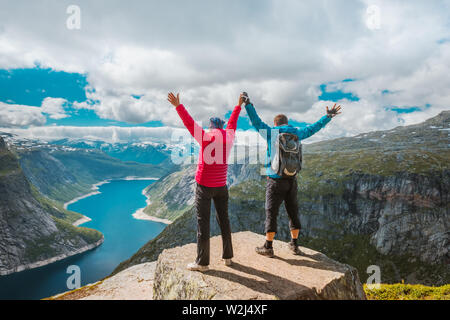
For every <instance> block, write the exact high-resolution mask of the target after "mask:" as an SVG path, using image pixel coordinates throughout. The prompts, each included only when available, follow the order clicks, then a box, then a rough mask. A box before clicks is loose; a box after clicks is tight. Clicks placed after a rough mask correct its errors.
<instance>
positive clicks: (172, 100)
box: [167, 92, 180, 108]
mask: <svg viewBox="0 0 450 320" xmlns="http://www.w3.org/2000/svg"><path fill="white" fill-rule="evenodd" d="M167 100H168V101H169V102H170V103H171V104H172V105H173V106H174V107H175V108H176V107H178V106H179V105H180V94H179V93H177V96H176V97H175V95H174V94H173V93H172V92H169V95H168V97H167Z"/></svg>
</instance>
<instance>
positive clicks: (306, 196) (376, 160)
mask: <svg viewBox="0 0 450 320" xmlns="http://www.w3.org/2000/svg"><path fill="white" fill-rule="evenodd" d="M449 130H450V112H443V113H441V114H440V115H439V116H437V117H435V118H432V119H430V120H428V121H426V122H424V123H422V124H418V125H414V126H408V127H399V128H396V129H393V130H390V131H384V132H373V133H368V134H363V135H360V136H357V137H353V138H341V139H336V140H333V141H325V142H320V143H316V144H312V145H306V146H305V156H304V164H305V165H304V169H303V170H302V172H301V174H300V175H299V177H298V182H299V186H300V188H299V206H300V220H301V222H302V225H303V229H302V234H301V241H302V243H303V244H304V245H305V246H308V247H311V248H314V249H317V250H320V251H321V252H324V253H325V254H327V255H328V256H330V257H332V258H334V259H336V260H339V261H343V262H346V263H349V264H351V265H354V266H355V267H357V269H358V270H359V273H360V276H361V278H362V279H365V278H367V274H366V269H367V267H368V266H369V265H379V266H380V267H381V269H382V280H383V282H399V281H401V280H402V279H404V280H406V281H407V282H412V283H417V282H419V283H425V284H434V285H436V284H445V283H448V282H450V267H449V262H450V253H449V246H450V234H449V230H450V228H449V223H450V214H449V203H450V201H449V200H450V199H449V190H450V167H449V164H450V161H449V160H450V148H449V146H450V143H449V142H450V141H449ZM230 168H232V166H230ZM231 170H232V169H231ZM242 172H245V174H243V173H242ZM258 172H259V168H256V167H254V166H251V165H244V166H243V167H242V168H241V169H240V175H242V176H246V177H252V178H253V179H248V180H247V179H242V180H240V181H238V182H237V183H235V184H234V185H233V186H232V187H231V188H230V196H231V199H230V210H229V212H230V220H231V224H232V230H233V231H234V232H236V231H243V230H251V231H254V232H257V233H263V232H264V230H263V224H264V217H265V213H264V198H265V196H264V188H265V179H264V178H263V177H258V178H255V176H257V174H258ZM175 174H177V173H175ZM178 174H180V173H178ZM191 174H192V173H191ZM181 176H183V174H181ZM169 177H170V176H169ZM185 178H186V181H190V180H189V179H188V175H185ZM169 179H170V178H169ZM179 179H180V180H182V179H183V178H182V177H181V178H179ZM155 187H157V186H156V184H155ZM170 190H171V189H170V188H169V189H168V190H166V191H165V192H167V193H168V192H170ZM183 192H184V193H191V191H190V190H186V191H183ZM178 193H181V189H180V190H179V191H178ZM149 194H150V199H152V193H151V190H150V192H149ZM191 196H193V194H192V193H191ZM184 197H186V198H187V197H188V196H187V195H184ZM191 201H192V200H191ZM161 202H162V203H164V204H166V205H167V204H169V203H170V206H176V205H177V203H173V202H167V201H166V200H165V199H164V198H162V200H161ZM170 206H169V205H167V208H168V210H167V211H168V212H169V214H170V213H171V212H170ZM184 208H185V209H184V211H181V212H177V214H178V216H179V215H180V214H181V216H179V217H178V218H177V219H176V220H175V222H174V223H173V224H172V225H170V226H168V227H167V228H166V229H165V230H164V231H163V232H162V233H161V234H160V235H159V236H158V237H157V238H156V239H154V240H153V241H150V242H149V243H148V244H146V245H145V246H144V247H142V248H141V249H140V250H139V251H138V252H137V253H136V254H135V255H134V256H133V257H131V258H130V259H129V260H128V261H125V262H124V263H123V264H121V265H120V266H119V267H118V269H117V270H121V269H123V268H126V266H129V265H133V264H136V263H142V262H146V261H152V260H155V259H156V258H157V256H158V255H159V253H160V252H161V251H162V250H163V249H164V248H167V247H173V246H176V245H181V244H184V243H188V242H193V241H195V236H196V233H195V230H196V221H195V212H194V210H192V209H191V208H192V206H189V205H185V207H184ZM150 213H151V212H150ZM172 213H173V212H172ZM174 216H175V217H176V216H177V215H176V214H175V215H174ZM172 218H173V217H172ZM211 227H212V228H211V232H212V234H219V229H218V226H217V225H216V223H215V221H212V222H211ZM277 238H278V239H282V240H287V239H289V228H288V226H287V217H286V213H285V211H284V208H282V210H281V214H280V218H279V232H278V234H277Z"/></svg>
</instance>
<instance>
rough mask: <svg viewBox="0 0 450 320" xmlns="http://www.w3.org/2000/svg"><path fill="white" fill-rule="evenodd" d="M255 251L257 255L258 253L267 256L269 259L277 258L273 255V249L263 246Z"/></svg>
mask: <svg viewBox="0 0 450 320" xmlns="http://www.w3.org/2000/svg"><path fill="white" fill-rule="evenodd" d="M255 251H256V253H258V254H260V255H262V256H267V257H269V258H273V257H274V256H275V255H274V253H273V248H266V247H265V246H262V247H256V248H255Z"/></svg>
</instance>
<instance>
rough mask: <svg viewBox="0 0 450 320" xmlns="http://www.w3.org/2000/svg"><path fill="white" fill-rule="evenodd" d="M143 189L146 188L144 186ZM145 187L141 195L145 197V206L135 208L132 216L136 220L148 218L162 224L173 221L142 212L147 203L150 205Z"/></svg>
mask: <svg viewBox="0 0 450 320" xmlns="http://www.w3.org/2000/svg"><path fill="white" fill-rule="evenodd" d="M145 189H147V188H145ZM145 189H144V190H142V195H144V196H145V198H146V200H145V203H146V206H145V207H144V208H140V209H137V210H136V212H135V213H133V214H132V216H133V218H135V219H137V220H148V221H154V222H162V223H164V224H171V223H172V222H173V221H170V220H168V219H162V218H157V217H154V216H150V215H148V214H146V213H145V212H144V209H145V208H146V207H147V206H148V205H150V198H149V197H148V196H147V194H146V193H145Z"/></svg>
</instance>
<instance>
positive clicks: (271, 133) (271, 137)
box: [245, 103, 331, 179]
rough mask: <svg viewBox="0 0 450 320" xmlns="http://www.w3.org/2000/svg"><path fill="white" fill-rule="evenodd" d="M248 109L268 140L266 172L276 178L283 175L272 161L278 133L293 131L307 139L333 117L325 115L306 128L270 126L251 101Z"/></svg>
mask: <svg viewBox="0 0 450 320" xmlns="http://www.w3.org/2000/svg"><path fill="white" fill-rule="evenodd" d="M245 109H246V110H247V114H248V116H249V118H250V122H251V123H252V125H253V127H254V128H255V129H256V130H257V131H258V132H259V133H260V134H261V136H262V137H263V138H264V139H266V141H267V155H266V163H265V165H264V166H265V167H266V174H267V175H268V176H269V177H271V178H274V179H280V178H281V177H280V176H279V175H277V174H276V173H275V172H274V171H273V170H272V168H271V161H272V156H273V155H272V148H274V146H275V142H276V141H277V137H278V134H280V133H292V134H295V135H296V136H298V138H299V139H300V140H304V139H307V138H309V137H311V136H312V135H314V134H315V133H317V132H318V131H319V130H320V129H322V128H323V127H325V126H326V125H327V123H328V122H330V121H331V118H328V117H327V116H323V117H322V118H320V120H319V121H317V122H316V123H314V124H312V125H309V126H307V127H305V128H296V127H293V126H291V125H282V126H278V127H269V126H268V125H267V124H266V123H264V122H263V121H262V120H261V118H260V117H259V116H258V114H257V113H256V110H255V107H254V106H253V105H252V104H251V103H249V104H247V105H246V106H245Z"/></svg>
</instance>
